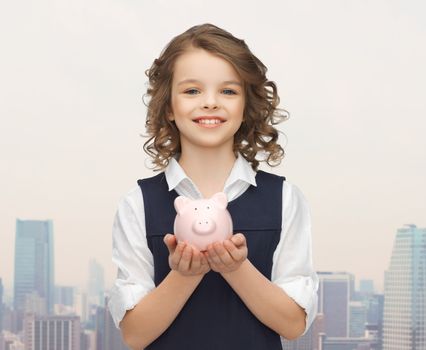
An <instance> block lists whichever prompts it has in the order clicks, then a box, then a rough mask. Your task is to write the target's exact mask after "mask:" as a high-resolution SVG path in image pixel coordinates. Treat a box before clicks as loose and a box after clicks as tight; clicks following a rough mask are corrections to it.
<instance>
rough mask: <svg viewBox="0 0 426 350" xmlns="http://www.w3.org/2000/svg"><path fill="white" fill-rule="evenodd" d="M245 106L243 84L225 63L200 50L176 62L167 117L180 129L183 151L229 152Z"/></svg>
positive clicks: (187, 54) (189, 51) (193, 49)
mask: <svg viewBox="0 0 426 350" xmlns="http://www.w3.org/2000/svg"><path fill="white" fill-rule="evenodd" d="M244 105H245V96H244V87H243V82H242V80H241V78H240V77H239V75H238V73H237V71H236V70H235V69H234V67H233V66H232V65H231V64H230V63H229V62H228V61H226V60H224V59H223V58H220V57H218V56H215V55H212V54H211V53H209V52H207V51H205V50H203V49H199V48H191V49H188V50H187V51H185V53H183V54H182V55H181V56H179V57H178V58H177V59H176V62H175V65H174V74H173V81H172V90H171V109H172V113H171V115H170V116H168V118H169V119H170V120H174V121H175V123H176V126H177V128H178V129H179V133H180V142H181V148H182V152H184V150H185V149H186V148H188V147H198V148H209V149H212V148H223V147H225V148H228V147H229V149H230V150H231V151H232V148H233V143H234V135H235V133H236V132H237V130H238V129H239V127H240V125H241V123H242V121H243V113H244Z"/></svg>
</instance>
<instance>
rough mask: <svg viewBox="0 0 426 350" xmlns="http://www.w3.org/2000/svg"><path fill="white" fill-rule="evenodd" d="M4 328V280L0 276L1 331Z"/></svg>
mask: <svg viewBox="0 0 426 350" xmlns="http://www.w3.org/2000/svg"><path fill="white" fill-rule="evenodd" d="M2 330H3V282H2V279H1V278H0V333H1V332H2Z"/></svg>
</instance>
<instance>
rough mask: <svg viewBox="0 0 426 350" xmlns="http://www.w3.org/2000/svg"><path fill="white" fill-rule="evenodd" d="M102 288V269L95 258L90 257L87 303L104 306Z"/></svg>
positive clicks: (103, 283) (103, 285)
mask: <svg viewBox="0 0 426 350" xmlns="http://www.w3.org/2000/svg"><path fill="white" fill-rule="evenodd" d="M104 290H105V282H104V269H103V267H102V266H101V265H100V264H99V263H98V262H97V261H96V260H94V259H91V260H90V262H89V280H88V282H87V296H88V299H89V300H88V302H89V304H94V305H99V306H104V302H105V296H104Z"/></svg>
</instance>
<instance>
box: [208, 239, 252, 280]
mask: <svg viewBox="0 0 426 350" xmlns="http://www.w3.org/2000/svg"><path fill="white" fill-rule="evenodd" d="M247 253H248V249H247V243H246V238H245V237H244V235H243V234H242V233H237V234H235V235H233V236H232V237H231V238H230V239H227V240H225V241H223V242H215V243H213V244H209V245H208V247H207V251H205V252H204V255H205V256H206V258H207V260H208V262H209V265H210V268H211V269H212V270H213V271H216V272H219V273H226V272H232V271H235V270H237V269H238V268H239V267H240V266H241V264H242V263H243V262H244V260H245V259H246V258H247Z"/></svg>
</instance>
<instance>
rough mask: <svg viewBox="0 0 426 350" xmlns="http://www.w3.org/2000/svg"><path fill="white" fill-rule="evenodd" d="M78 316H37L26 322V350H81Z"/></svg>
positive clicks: (29, 317) (31, 316)
mask: <svg viewBox="0 0 426 350" xmlns="http://www.w3.org/2000/svg"><path fill="white" fill-rule="evenodd" d="M80 330H81V329H80V318H79V317H78V316H37V315H35V314H27V315H26V317H25V320H24V343H25V349H26V350H80Z"/></svg>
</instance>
